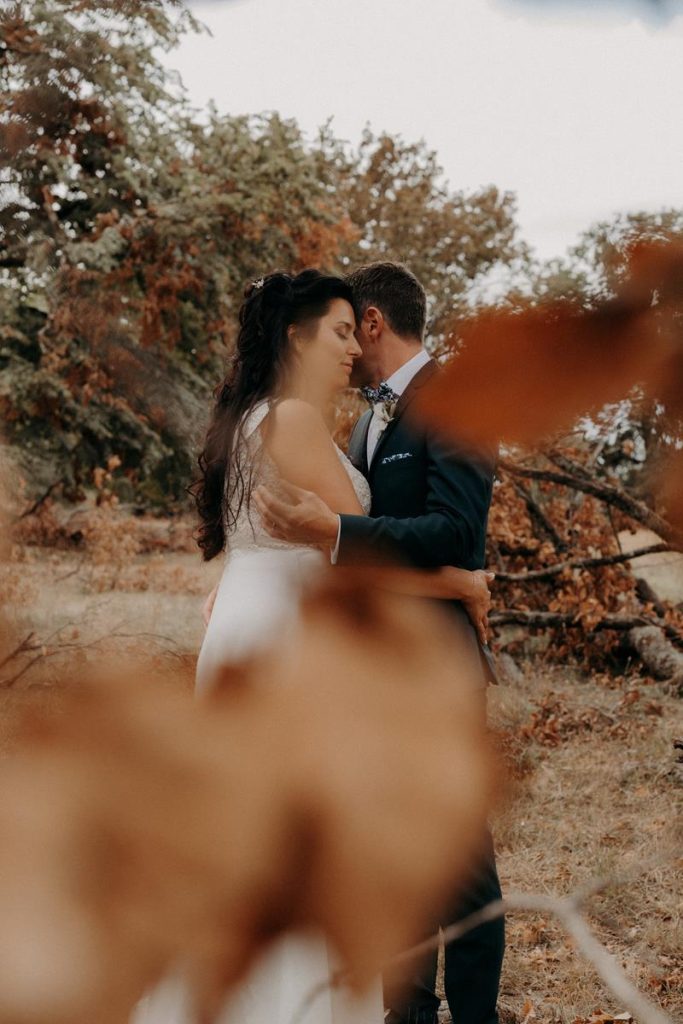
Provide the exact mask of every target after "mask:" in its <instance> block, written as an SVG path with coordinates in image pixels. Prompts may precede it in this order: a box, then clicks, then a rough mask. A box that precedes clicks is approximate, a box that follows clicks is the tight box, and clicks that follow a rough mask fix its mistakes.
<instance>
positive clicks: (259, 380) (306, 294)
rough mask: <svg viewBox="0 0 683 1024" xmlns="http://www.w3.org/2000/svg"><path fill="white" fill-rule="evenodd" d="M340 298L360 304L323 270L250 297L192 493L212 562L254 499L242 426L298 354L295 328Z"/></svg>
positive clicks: (252, 289)
mask: <svg viewBox="0 0 683 1024" xmlns="http://www.w3.org/2000/svg"><path fill="white" fill-rule="evenodd" d="M334 299H346V301H347V302H350V303H351V304H352V305H353V293H352V291H351V288H350V287H349V285H348V284H346V282H345V281H343V280H342V279H341V278H340V277H334V276H333V275H331V274H322V273H321V272H320V271H318V270H304V271H302V272H301V273H300V274H297V275H296V276H294V277H293V276H291V275H290V274H282V273H275V274H268V275H267V276H266V277H263V278H261V279H260V280H258V281H254V282H252V283H251V284H250V285H248V287H247V288H246V290H245V292H244V302H243V303H242V306H241V308H240V311H239V332H238V334H237V345H236V349H235V355H234V358H233V362H232V366H231V368H230V371H229V373H228V375H227V377H226V378H225V380H224V381H223V382H222V383H221V384H220V385H219V386H218V387H217V388H216V391H215V392H214V397H215V399H216V402H215V405H214V408H213V413H212V416H211V421H210V423H209V427H208V430H207V434H206V440H205V442H204V449H203V451H202V453H201V455H200V456H199V469H200V477H199V479H198V480H196V481H195V482H194V483H193V484H192V485H191V486H190V487H189V488H188V490H189V493H190V494H191V495H192V496H193V498H194V500H195V503H196V505H197V511H198V512H199V517H200V526H199V531H198V536H197V543H198V544H199V547H200V548H201V549H202V554H203V558H204V561H206V562H208V561H209V560H210V559H212V558H214V557H215V556H216V555H218V554H220V552H221V551H222V550H223V548H224V546H225V525H224V514H225V522H226V523H227V527H228V532H229V531H230V530H232V529H233V528H234V525H235V522H236V520H237V516H238V515H239V512H240V509H241V507H242V505H243V503H244V502H245V501H247V503H248V501H249V497H250V492H251V474H250V472H249V467H245V466H244V465H242V461H243V459H242V455H243V453H242V452H241V449H242V447H243V446H242V445H241V444H240V440H241V434H242V425H243V423H244V420H245V418H246V416H248V414H249V413H250V412H251V410H252V409H253V408H254V406H255V405H256V404H257V403H258V402H260V401H261V400H262V399H264V398H268V397H270V396H275V395H276V392H277V389H278V386H279V385H280V383H281V381H282V376H283V372H284V370H285V368H286V366H287V362H288V357H289V354H290V344H289V336H288V333H287V328H288V327H290V326H291V325H292V324H296V325H297V326H305V325H307V324H309V323H311V322H313V321H315V320H318V319H320V318H321V317H323V316H325V314H326V313H327V312H328V310H329V307H330V304H331V303H332V302H333V301H334ZM226 494H227V495H229V498H230V500H229V501H228V500H227V499H226V498H225V497H224V496H225V495H226ZM224 506H225V507H224Z"/></svg>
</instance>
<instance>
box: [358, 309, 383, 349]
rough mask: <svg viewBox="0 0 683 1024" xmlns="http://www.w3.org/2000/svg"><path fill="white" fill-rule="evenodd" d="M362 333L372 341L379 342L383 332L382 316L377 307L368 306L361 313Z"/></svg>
mask: <svg viewBox="0 0 683 1024" xmlns="http://www.w3.org/2000/svg"><path fill="white" fill-rule="evenodd" d="M362 327H363V331H364V333H365V334H366V335H367V336H368V337H369V338H370V339H371V340H372V341H379V339H380V337H381V335H382V331H383V330H384V314H383V313H382V310H381V309H378V308H377V306H368V308H367V309H366V310H365V312H364V313H363V324H362Z"/></svg>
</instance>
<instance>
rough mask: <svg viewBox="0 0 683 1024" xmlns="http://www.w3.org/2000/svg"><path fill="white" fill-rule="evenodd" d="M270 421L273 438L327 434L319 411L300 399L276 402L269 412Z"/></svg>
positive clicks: (285, 399)
mask: <svg viewBox="0 0 683 1024" xmlns="http://www.w3.org/2000/svg"><path fill="white" fill-rule="evenodd" d="M270 420H271V422H270V424H269V426H270V429H271V436H273V437H274V436H276V435H280V437H282V436H283V435H287V436H288V437H292V436H297V437H298V436H300V435H302V434H305V435H310V434H317V433H320V432H324V433H325V434H329V431H328V429H327V427H326V425H325V420H324V419H323V417H322V414H321V412H320V410H319V409H317V408H316V407H315V406H314V405H311V404H310V402H306V401H304V399H302V398H284V399H283V400H282V401H281V402H277V403H276V404H275V405H274V406H273V408H272V410H271V414H270Z"/></svg>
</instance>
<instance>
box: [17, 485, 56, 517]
mask: <svg viewBox="0 0 683 1024" xmlns="http://www.w3.org/2000/svg"><path fill="white" fill-rule="evenodd" d="M63 483H64V477H63V476H62V477H60V478H59V480H55V481H54V482H53V483H51V484H50V486H49V487H48V489H47V490H46V491H45V493H44V494H41V496H40V497H39V498H37V499H36V501H34V503H33V504H32V505H31V507H30V508H27V509H26V510H25V511H24V512H22V513H21V514H20V515H19V516H18V517H17V518H18V519H26V517H27V516H32V515H33V514H34V512H37V511H38V509H39V508H40V506H41V505H42V504H43V503H44V502H46V501H47V499H48V498H49V497H50V495H51V494H52V492H53V491H54V490H55V489H56V488H57V487H59V486H60V484H63Z"/></svg>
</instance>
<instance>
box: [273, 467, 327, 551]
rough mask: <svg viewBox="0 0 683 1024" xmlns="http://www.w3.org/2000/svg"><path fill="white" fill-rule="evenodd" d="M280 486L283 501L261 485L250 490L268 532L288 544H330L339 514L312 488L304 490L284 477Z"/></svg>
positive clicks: (323, 545) (322, 545)
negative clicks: (283, 496) (252, 491)
mask: <svg viewBox="0 0 683 1024" xmlns="http://www.w3.org/2000/svg"><path fill="white" fill-rule="evenodd" d="M280 486H281V489H282V492H283V494H284V495H285V499H286V500H284V501H283V500H281V499H280V498H277V497H276V496H275V495H274V494H273V492H272V491H270V490H268V488H267V487H265V486H263V485H261V486H259V487H257V488H256V489H255V490H254V501H255V502H256V507H257V508H258V510H259V512H260V514H261V519H262V520H263V525H264V526H265V528H266V530H267V531H268V533H269V534H270V535H271V536H272V537H276V538H277V539H278V540H286V541H289V542H290V543H292V544H316V545H320V546H321V547H325V546H327V547H330V548H333V547H334V545H335V544H336V542H337V533H338V531H339V516H338V515H337V514H336V513H335V512H332V511H331V509H330V508H329V506H328V505H326V504H325V502H324V501H323V500H322V498H320V497H318V495H317V494H315V493H314V492H313V491H304V490H302V488H301V487H295V486H294V485H293V484H289V483H287V482H286V481H285V480H281V481H280Z"/></svg>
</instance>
